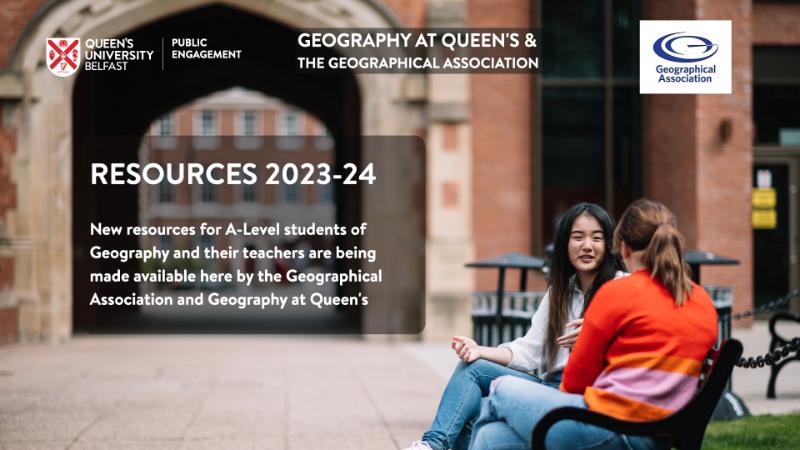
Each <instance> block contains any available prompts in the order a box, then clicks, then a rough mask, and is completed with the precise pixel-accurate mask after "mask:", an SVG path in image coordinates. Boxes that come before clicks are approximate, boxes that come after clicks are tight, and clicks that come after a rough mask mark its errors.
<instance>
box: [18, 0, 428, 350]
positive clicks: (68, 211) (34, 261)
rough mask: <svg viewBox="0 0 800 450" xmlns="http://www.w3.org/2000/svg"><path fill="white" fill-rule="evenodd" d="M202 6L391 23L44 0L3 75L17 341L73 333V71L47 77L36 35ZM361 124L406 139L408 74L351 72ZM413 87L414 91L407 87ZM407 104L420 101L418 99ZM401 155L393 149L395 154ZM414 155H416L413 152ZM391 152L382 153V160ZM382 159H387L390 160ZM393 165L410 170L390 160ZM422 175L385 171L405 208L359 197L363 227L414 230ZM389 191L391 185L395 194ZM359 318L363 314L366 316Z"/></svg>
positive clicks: (97, 29) (408, 256) (398, 252)
mask: <svg viewBox="0 0 800 450" xmlns="http://www.w3.org/2000/svg"><path fill="white" fill-rule="evenodd" d="M209 4H221V5H225V6H229V7H232V8H236V9H239V10H242V11H246V12H248V13H250V14H253V15H257V16H260V17H266V18H269V19H270V20H273V21H276V22H279V23H282V24H284V25H286V26H288V27H293V28H302V27H382V28H388V27H396V26H397V25H398V23H397V21H396V20H394V19H393V18H392V16H391V15H390V14H389V13H388V11H387V10H386V9H384V8H383V7H381V6H379V5H377V4H376V3H373V2H370V1H366V0H348V1H342V2H340V5H341V6H336V7H332V6H330V4H328V3H324V2H321V1H309V2H290V1H271V2H258V1H251V0H225V1H189V0H132V1H123V0H117V1H106V2H99V3H98V2H92V1H89V0H66V1H62V2H51V3H48V4H47V6H45V7H44V8H43V10H42V11H41V12H40V13H39V14H38V15H37V17H36V18H35V19H34V21H32V23H31V24H29V26H28V27H27V29H26V30H25V32H24V33H23V36H22V37H21V38H20V40H19V44H18V46H17V48H16V49H15V52H14V55H13V57H12V61H11V63H10V64H9V68H8V71H9V72H13V73H14V74H15V77H17V80H16V81H17V82H18V83H19V89H20V91H21V96H22V103H21V114H20V116H21V121H20V126H19V130H18V143H17V154H16V161H15V164H14V180H15V182H16V183H17V193H18V202H17V205H18V207H17V209H16V210H15V211H13V212H12V213H10V217H9V219H8V224H9V226H8V233H9V237H11V238H12V239H13V240H14V241H15V242H18V243H19V245H18V246H17V250H16V252H15V257H14V263H15V290H16V291H17V295H18V298H19V315H20V336H21V338H22V340H23V341H30V340H48V341H57V340H62V339H65V338H68V337H69V336H70V335H71V333H72V328H71V327H72V320H71V312H72V303H73V298H72V282H73V281H72V272H73V268H72V261H73V255H72V251H73V249H72V234H73V233H72V224H73V217H72V214H73V201H79V200H80V199H73V192H72V186H73V183H72V181H73V180H72V177H73V173H72V171H71V168H72V159H73V142H72V136H73V122H72V120H73V117H72V110H71V108H72V98H73V93H74V89H75V80H76V79H77V77H70V78H57V77H53V76H52V75H51V74H50V73H49V72H48V70H47V69H46V68H45V67H44V65H43V60H44V53H43V52H42V51H41V49H42V45H41V44H42V43H43V42H44V41H45V38H47V37H50V36H54V35H68V36H74V37H80V38H82V39H87V38H102V37H111V36H115V35H119V34H121V33H124V32H127V31H130V30H134V29H137V28H139V27H141V26H143V25H145V24H147V23H150V22H152V21H154V20H157V19H159V18H163V17H168V16H172V15H176V14H180V13H182V12H186V11H189V10H192V9H196V8H198V7H201V6H205V5H209ZM357 83H358V88H359V90H360V92H361V99H362V101H361V117H362V121H361V124H360V128H361V131H362V133H363V134H366V135H370V134H375V135H379V134H387V135H388V134H398V135H412V134H415V133H416V132H418V131H419V130H420V129H421V128H423V127H424V123H420V117H423V114H422V111H421V108H423V107H424V104H423V103H422V102H416V103H412V102H408V101H404V100H405V99H404V98H403V94H402V93H403V92H406V91H408V89H406V88H405V86H406V85H407V84H409V83H411V84H414V83H419V80H418V79H414V77H408V76H402V75H392V76H388V75H381V76H374V75H359V76H357ZM412 91H413V89H412ZM416 100H419V98H417V99H416ZM400 154H401V153H400V152H398V153H397V155H400ZM420 156H421V155H420ZM389 157H390V156H389ZM390 158H391V157H390ZM398 167H405V168H407V167H409V166H408V165H407V164H403V162H402V161H398ZM423 176H424V174H421V173H418V174H415V176H411V177H401V176H398V177H393V182H394V183H396V187H397V190H399V191H400V192H406V193H408V194H409V195H408V196H407V198H408V200H407V201H406V202H405V203H406V204H403V205H402V209H403V210H404V211H405V214H403V215H402V217H400V218H399V219H400V220H401V221H400V222H398V217H397V216H387V215H385V214H382V213H381V211H380V208H379V206H380V204H381V202H382V201H385V199H380V198H372V197H370V196H369V195H365V196H364V198H363V199H362V200H363V202H364V210H363V215H364V217H365V219H368V220H369V221H370V222H371V226H373V227H376V228H380V227H393V228H394V227H403V228H404V229H406V230H409V231H411V230H419V232H422V231H421V230H420V228H421V227H419V226H418V223H420V222H422V219H421V215H422V214H424V212H423V211H420V208H419V206H418V205H417V204H415V202H414V200H415V197H414V195H413V191H414V189H416V186H415V185H414V183H419V182H420V179H421V178H422V177H423ZM395 192H397V191H395ZM366 244H367V245H371V246H374V247H378V250H379V252H382V253H385V254H392V255H393V257H394V259H395V263H396V264H397V263H398V262H402V261H405V262H403V264H404V265H408V266H409V267H417V266H419V264H420V262H421V261H424V253H422V251H418V250H417V249H408V248H404V246H403V245H402V243H401V242H384V241H381V242H378V241H377V240H376V241H375V242H367V243H366ZM418 272H419V273H415V272H413V271H409V273H406V274H404V277H403V278H402V279H401V280H400V281H398V284H397V285H391V286H390V285H386V286H381V287H377V288H375V289H376V290H377V292H372V293H371V294H372V295H373V296H380V295H382V294H383V295H390V294H391V293H393V292H394V293H396V292H402V293H404V294H405V295H406V296H407V297H413V296H415V295H418V296H421V295H424V294H423V286H424V281H423V275H422V272H423V271H418ZM364 320H370V318H369V317H365V318H364Z"/></svg>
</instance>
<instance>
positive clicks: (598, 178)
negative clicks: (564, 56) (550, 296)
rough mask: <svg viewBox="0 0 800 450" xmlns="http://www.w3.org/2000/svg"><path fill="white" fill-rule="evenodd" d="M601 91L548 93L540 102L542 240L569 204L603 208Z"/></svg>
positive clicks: (550, 233)
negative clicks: (584, 202) (588, 203)
mask: <svg viewBox="0 0 800 450" xmlns="http://www.w3.org/2000/svg"><path fill="white" fill-rule="evenodd" d="M603 130H604V121H603V89H602V88H580V89H576V88H547V89H544V90H543V100H542V163H543V170H542V174H543V180H542V185H543V191H542V196H543V214H544V220H543V224H542V227H543V237H544V239H545V242H550V240H552V238H553V231H554V224H553V221H554V220H555V218H556V217H557V215H558V214H560V213H562V212H564V211H565V210H566V209H567V208H569V207H570V206H571V205H572V204H573V203H576V202H582V201H588V202H594V203H598V204H600V205H602V204H603V203H604V182H605V170H604V167H605V153H604V131H603Z"/></svg>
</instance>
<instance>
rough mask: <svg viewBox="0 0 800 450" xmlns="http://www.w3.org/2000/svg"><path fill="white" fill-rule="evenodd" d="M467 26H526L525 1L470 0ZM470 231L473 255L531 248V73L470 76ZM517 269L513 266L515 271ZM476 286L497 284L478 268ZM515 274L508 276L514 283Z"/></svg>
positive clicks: (492, 275) (494, 276) (528, 16)
mask: <svg viewBox="0 0 800 450" xmlns="http://www.w3.org/2000/svg"><path fill="white" fill-rule="evenodd" d="M468 8H469V9H468V13H467V14H468V26H470V27H475V28H479V27H519V28H524V27H529V26H530V25H531V13H530V1H529V0H473V1H470V2H469V6H468ZM471 80H472V84H471V90H470V95H471V113H472V153H473V160H472V194H473V203H472V208H473V234H474V239H475V253H476V257H477V258H478V259H480V258H485V257H489V256H496V255H498V254H501V253H506V252H510V251H518V252H522V253H528V252H530V249H531V234H532V229H531V76H529V75H508V74H481V75H471ZM514 272H516V271H514ZM477 273H478V275H477V277H478V278H477V288H478V289H493V288H495V287H496V286H497V273H496V271H493V270H491V271H490V270H479V271H477ZM515 277H516V274H512V276H511V277H510V279H509V280H508V283H509V286H513V285H515V284H516V281H515Z"/></svg>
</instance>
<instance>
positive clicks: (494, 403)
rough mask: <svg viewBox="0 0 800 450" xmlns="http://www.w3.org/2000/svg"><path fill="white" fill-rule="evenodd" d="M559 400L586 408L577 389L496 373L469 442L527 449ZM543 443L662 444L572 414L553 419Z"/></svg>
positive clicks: (477, 448)
mask: <svg viewBox="0 0 800 450" xmlns="http://www.w3.org/2000/svg"><path fill="white" fill-rule="evenodd" d="M562 406H575V407H578V408H586V402H584V400H583V396H582V395H578V394H568V393H566V392H562V391H559V390H558V389H554V388H553V387H550V386H544V385H541V384H538V383H530V382H528V381H526V380H522V379H519V378H514V377H502V378H499V379H498V380H497V381H496V382H495V386H494V388H493V390H492V393H491V395H489V398H488V400H487V401H486V402H485V404H484V405H483V408H482V409H481V413H480V417H479V418H478V420H477V421H476V422H475V425H474V432H473V434H472V442H471V444H470V447H469V448H470V450H488V449H494V450H500V449H502V450H528V449H530V448H531V434H532V433H533V428H534V426H536V424H537V423H538V422H539V419H541V418H542V417H543V416H544V415H545V414H547V413H548V412H550V411H551V410H553V409H555V408H559V407H562ZM545 443H546V447H547V450H558V449H592V450H611V449H625V450H645V449H656V448H662V447H663V446H664V444H663V443H660V442H657V441H654V440H653V439H649V438H644V437H639V436H626V435H621V434H617V433H614V432H612V431H608V430H606V429H604V428H600V427H596V426H593V425H587V424H584V423H581V422H575V421H572V420H562V421H561V422H558V423H556V424H555V425H553V426H552V427H551V428H550V431H549V432H548V433H547V438H546V439H545ZM667 448H668V447H667Z"/></svg>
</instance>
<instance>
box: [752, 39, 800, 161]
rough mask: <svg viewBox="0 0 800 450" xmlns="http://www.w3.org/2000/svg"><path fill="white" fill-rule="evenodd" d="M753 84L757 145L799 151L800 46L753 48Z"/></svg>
mask: <svg viewBox="0 0 800 450" xmlns="http://www.w3.org/2000/svg"><path fill="white" fill-rule="evenodd" d="M753 80H754V83H753V84H754V87H753V121H754V122H755V136H754V138H755V142H756V144H758V145H761V146H780V147H800V114H797V105H798V104H800V46H781V47H768V46H757V47H754V48H753Z"/></svg>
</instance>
